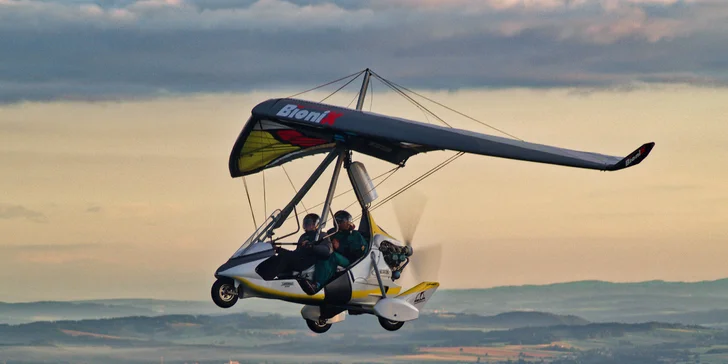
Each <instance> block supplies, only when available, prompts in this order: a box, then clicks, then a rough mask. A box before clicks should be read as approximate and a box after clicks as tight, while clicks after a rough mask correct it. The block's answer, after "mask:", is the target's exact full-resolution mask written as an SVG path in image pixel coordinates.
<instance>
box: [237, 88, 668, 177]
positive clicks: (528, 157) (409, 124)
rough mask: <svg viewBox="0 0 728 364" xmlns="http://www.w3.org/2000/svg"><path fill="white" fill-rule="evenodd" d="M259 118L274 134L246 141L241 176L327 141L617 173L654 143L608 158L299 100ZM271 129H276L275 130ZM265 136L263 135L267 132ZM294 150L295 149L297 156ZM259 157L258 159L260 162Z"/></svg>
mask: <svg viewBox="0 0 728 364" xmlns="http://www.w3.org/2000/svg"><path fill="white" fill-rule="evenodd" d="M256 118H257V119H261V120H271V121H268V122H266V123H264V124H262V127H261V128H262V129H261V130H265V131H266V132H268V133H270V137H269V138H268V139H265V140H263V139H264V138H263V137H260V136H255V138H259V139H258V140H257V141H254V140H251V141H250V143H251V144H250V146H249V147H248V146H247V143H248V142H246V143H245V145H244V146H243V148H242V151H243V152H246V151H253V153H250V152H248V153H246V154H244V157H242V156H241V157H240V158H239V160H238V161H239V163H243V164H240V165H239V166H237V167H238V168H239V169H238V170H237V171H239V172H240V173H245V174H247V173H255V172H256V171H257V170H259V169H260V168H267V167H269V166H272V165H278V164H281V163H285V162H287V161H289V160H292V159H295V158H291V157H293V156H295V155H294V154H293V153H308V154H307V155H310V154H312V153H310V152H311V151H313V150H312V149H311V148H315V147H322V146H324V145H326V146H327V147H326V148H330V147H331V146H332V145H333V144H326V143H334V142H335V141H336V142H340V143H344V144H346V145H347V146H348V148H349V149H351V150H354V151H358V152H360V153H364V154H367V155H370V156H373V157H375V158H379V159H383V160H386V161H389V162H392V163H398V164H401V163H404V162H405V161H406V160H407V159H408V158H409V157H411V156H413V155H415V154H418V153H422V152H427V151H432V150H453V151H460V152H465V153H471V154H480V155H487V156H492V157H500V158H509V159H515V160H523V161H531V162H538V163H546V164H554V165H562V166H568V167H577V168H586V169H595V170H602V171H616V170H619V169H623V168H627V167H631V166H634V165H637V164H639V163H640V162H641V161H642V160H644V159H645V158H646V157H647V155H648V154H649V153H650V151H651V150H652V148H653V147H654V143H646V144H643V145H642V146H641V147H639V148H638V149H636V150H635V151H634V152H632V153H631V154H629V155H628V156H627V157H618V156H610V155H604V154H598V153H591V152H584V151H577V150H570V149H564V148H558V147H554V146H548V145H543V144H535V143H529V142H523V141H519V140H514V139H508V138H502V137H497V136H493V135H488V134H481V133H475V132H471V131H467V130H463V129H455V128H445V127H440V126H436V125H431V124H425V123H421V122H416V121H411V120H406V119H401V118H396V117H391V116H386V115H380V114H376V113H371V112H364V111H358V110H352V109H345V108H340V107H335V106H331V105H325V104H319V103H314V102H309V101H302V100H295V99H272V100H268V101H264V102H262V103H260V104H258V105H257V106H256V107H255V108H254V109H253V118H251V120H257V119H256ZM250 123H251V121H249V122H248V124H250ZM248 127H249V125H247V126H246V128H248ZM286 128H288V129H286ZM255 130H258V129H255ZM273 130H277V131H276V132H271V131H273ZM283 130H289V131H288V132H294V131H297V132H299V133H303V134H306V135H307V136H302V138H303V139H301V140H308V139H305V138H312V141H311V142H310V143H313V144H315V145H316V146H315V147H311V146H308V147H306V146H303V145H301V143H298V144H296V143H293V142H291V141H293V140H295V138H289V139H287V140H288V141H286V142H282V141H281V140H285V137H286V136H285V135H283V136H282V135H281V131H283ZM244 132H245V131H244ZM284 133H285V132H284ZM303 134H302V135H303ZM256 135H257V134H256ZM263 135H264V136H265V134H263ZM253 136H254V135H252V134H251V135H250V136H247V139H251V138H252V137H253ZM313 136H315V137H313ZM241 138H242V136H241ZM314 140H315V142H314ZM238 142H240V139H239V140H238ZM236 145H237V144H236ZM294 146H295V147H294ZM294 148H297V149H296V150H295V152H294V151H293V149H294ZM260 150H263V151H262V152H261V151H260ZM327 150H328V149H327ZM233 153H234V154H235V153H236V149H234V150H233ZM247 158H250V160H247ZM256 158H258V159H260V160H259V161H256ZM234 172H235V171H234V170H233V169H232V167H231V173H232V174H233V176H235V173H234Z"/></svg>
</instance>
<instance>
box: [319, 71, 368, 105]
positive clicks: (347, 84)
mask: <svg viewBox="0 0 728 364" xmlns="http://www.w3.org/2000/svg"><path fill="white" fill-rule="evenodd" d="M362 73H364V71H361V72H359V74H358V75H357V76H356V77H354V78H352V79H351V80H349V81H348V82H347V83H345V84H344V85H343V86H341V87H339V88H337V89H336V90H334V92H332V93H330V94H329V96H326V97H324V98H323V99H322V100H321V101H319V103H322V102H324V101H326V99H328V98H329V97H331V96H334V94H335V93H337V92H339V91H341V89H343V88H344V87H346V86H349V84H350V83H352V82H354V81H355V80H356V79H357V78H359V76H361V74H362Z"/></svg>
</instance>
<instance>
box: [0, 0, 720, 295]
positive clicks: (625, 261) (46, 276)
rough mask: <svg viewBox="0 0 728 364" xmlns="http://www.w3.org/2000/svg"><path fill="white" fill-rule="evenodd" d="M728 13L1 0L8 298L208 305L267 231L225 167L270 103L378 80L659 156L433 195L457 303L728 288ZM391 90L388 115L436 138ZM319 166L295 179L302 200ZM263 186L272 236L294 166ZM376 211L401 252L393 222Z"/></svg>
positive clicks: (512, 126) (556, 3) (503, 120)
mask: <svg viewBox="0 0 728 364" xmlns="http://www.w3.org/2000/svg"><path fill="white" fill-rule="evenodd" d="M726 18H728V3H725V2H724V1H718V0H706V1H699V0H693V1H679V0H604V1H594V0H571V1H568V0H480V1H468V0H457V1H409V0H387V1H378V0H371V1H324V0H321V1H316V0H308V1H304V0H296V1H280V0H260V1H227V0H207V1H204V0H198V1H191V0H188V1H181V0H180V1H174V0H167V1H158V0H142V1H133V0H128V1H127V0H122V1H114V0H109V1H104V0H99V1H95V2H94V1H78V0H69V1H29V0H22V1H15V0H0V161H1V162H0V176H2V178H0V232H1V233H0V301H13V302H14V301H28V300H48V299H64V300H67V299H84V298H114V297H145V298H147V297H148V298H167V299H169V298H175V299H198V300H207V299H209V293H208V292H209V286H210V285H211V284H212V282H213V280H214V278H213V276H212V275H213V273H214V271H215V269H216V268H217V266H219V265H220V264H222V263H223V262H224V261H225V260H226V259H227V258H228V257H229V256H230V255H231V254H232V253H233V252H234V251H235V250H236V249H237V248H238V247H239V246H240V245H241V244H242V243H243V241H244V240H245V239H246V238H247V236H248V235H249V234H250V232H252V229H254V226H253V219H252V218H251V211H250V207H249V206H248V204H247V200H246V197H245V196H246V195H245V190H244V188H243V183H242V181H241V180H240V179H232V178H230V175H229V172H228V169H227V163H228V156H229V153H230V149H231V148H232V145H233V143H234V141H235V139H236V137H237V135H238V133H239V132H240V130H241V129H242V126H243V125H244V123H245V121H246V119H247V118H248V116H249V113H250V109H251V108H252V107H253V106H254V105H256V104H257V103H259V102H261V101H264V100H266V99H269V98H274V97H285V96H288V95H291V94H294V93H296V92H299V91H302V90H304V89H308V88H311V87H314V86H316V85H319V84H322V83H324V82H327V81H330V80H333V79H336V78H339V77H342V76H344V75H347V74H352V73H354V72H357V71H359V70H361V69H364V68H366V67H371V68H372V69H374V70H375V71H376V72H377V73H378V74H380V75H382V76H384V77H386V78H388V79H391V80H392V81H394V82H396V83H398V84H400V85H403V86H406V87H408V88H412V89H415V90H417V91H418V92H420V93H423V94H426V95H427V96H428V97H431V98H433V99H435V100H437V101H440V102H442V103H444V104H447V105H448V106H451V107H454V108H455V109H457V110H460V111H462V112H465V113H467V114H468V115H471V116H473V117H475V118H477V119H479V120H482V121H485V122H487V123H488V124H491V125H493V126H495V127H497V128H499V129H502V130H505V131H507V132H508V133H511V134H513V135H515V136H517V137H519V138H522V139H525V140H527V141H531V142H537V143H543V144H550V145H556V146H560V147H565V148H571V149H577V150H585V151H592V152H598V153H603V154H610V155H617V156H625V155H627V154H628V153H629V152H631V151H633V150H634V149H635V148H637V147H638V146H639V145H641V144H642V143H645V142H650V141H654V142H655V143H656V146H655V149H654V150H653V151H652V154H651V155H650V156H649V157H648V158H647V159H646V160H645V161H644V162H642V163H641V164H640V165H638V166H635V167H634V168H629V169H626V170H623V171H618V172H598V171H589V170H581V169H576V168H566V167H559V166H548V165H541V164H535V163H527V162H517V161H511V160H504V159H497V158H489V157H483V156H470V155H467V156H464V157H462V158H460V159H458V160H457V161H455V162H453V163H452V164H450V165H449V166H448V167H446V168H445V169H443V170H442V171H441V172H439V173H437V174H435V175H433V176H432V177H430V178H429V179H427V180H426V181H425V182H423V183H421V184H419V185H418V186H417V193H418V194H419V195H424V196H426V197H427V205H426V208H425V211H424V213H423V218H422V221H421V223H420V227H419V229H418V230H417V234H416V235H415V243H414V244H415V249H416V248H417V247H418V246H423V247H424V246H429V245H433V244H442V246H443V256H442V259H443V260H442V267H441V270H440V273H439V277H437V278H438V279H439V280H440V281H441V282H442V284H443V287H444V288H472V287H492V286H498V285H517V284H542V283H553V282H563V281H574V280H582V279H601V280H611V281H642V280H652V279H664V280H681V281H695V280H708V279H718V278H724V277H728V268H727V267H726V266H725V264H724V257H725V256H726V254H728V246H726V244H725V243H726V242H728V228H727V227H726V226H728V188H726V187H725V186H726V185H727V184H728V170H727V169H726V168H725V166H726V165H728V124H726V123H725V120H726V118H727V117H728V102H726V100H728V89H727V88H726V87H725V86H726V81H727V80H728V73H726V69H728V68H727V67H726V66H727V65H728V51H726V48H725V47H724V44H726V41H727V40H728V28H727V27H728V25H726V24H728V22H727V21H726V20H728V19H726ZM373 90H374V97H373V100H368V102H367V104H366V107H367V108H368V107H369V105H371V107H372V110H373V111H376V112H380V113H386V114H390V115H395V116H400V117H406V118H410V119H413V120H419V121H428V120H427V119H426V118H425V116H423V114H422V113H421V112H420V111H419V110H418V109H417V108H415V107H413V106H411V105H409V104H408V103H407V102H406V101H404V100H403V99H402V98H401V97H400V96H398V95H396V94H394V93H392V92H386V87H385V86H384V84H382V83H378V82H377V81H375V82H374V84H373ZM330 91H333V89H332V88H329V89H327V90H321V91H316V92H311V93H308V94H305V95H304V96H305V97H306V98H308V99H311V100H315V101H318V100H320V99H322V98H324V97H325V96H326V95H327V94H328V93H329V92H330ZM355 91H356V85H352V87H351V88H347V89H345V90H343V91H342V92H341V93H339V94H336V95H335V96H334V97H332V98H330V99H329V100H327V102H330V103H332V104H337V105H343V106H346V105H347V104H349V103H350V101H351V100H352V98H353V97H354V92H355ZM369 101H371V104H369ZM425 104H426V103H425ZM426 105H427V106H428V107H432V110H433V111H435V112H436V113H438V115H440V116H442V117H443V118H444V119H445V120H447V121H448V122H449V123H451V124H452V125H453V126H455V127H459V128H463V129H468V130H474V131H478V132H484V133H489V134H495V135H500V134H498V132H497V131H495V130H492V129H489V128H487V127H485V126H483V125H481V124H477V123H474V122H472V121H470V120H467V119H465V118H462V117H459V116H457V115H455V114H452V113H448V112H446V111H445V110H442V109H438V108H437V107H436V106H432V105H431V104H426ZM450 155H452V152H433V153H427V154H425V155H422V156H417V157H415V158H412V160H410V161H409V162H408V164H407V167H406V168H404V169H403V170H401V171H399V172H397V174H395V175H394V176H393V177H392V178H391V179H390V180H388V181H387V183H385V184H383V185H382V186H381V187H380V191H379V192H380V193H379V194H380V196H386V195H387V194H388V193H390V192H392V191H394V190H396V189H397V188H398V187H399V186H401V185H403V184H404V183H406V182H408V181H409V180H411V179H413V178H414V177H416V176H418V175H419V174H420V173H422V172H424V171H426V170H427V169H429V168H431V167H433V166H434V165H436V164H437V163H439V162H440V161H442V160H444V159H445V158H447V157H449V156H450ZM321 158H322V156H318V157H310V158H305V159H303V160H300V161H296V162H295V163H291V164H290V165H289V166H287V167H286V168H287V170H288V172H289V173H290V174H291V175H292V178H293V181H294V184H296V185H297V186H300V185H301V184H302V183H303V182H304V181H305V179H306V177H307V176H308V173H310V171H311V169H312V168H314V167H315V166H316V165H317V163H318V162H319V161H320V159H321ZM361 159H362V160H363V161H364V162H365V163H366V164H367V169H368V170H369V171H370V174H372V175H377V174H379V173H382V172H384V171H387V170H389V169H390V168H392V167H393V166H392V165H389V164H387V163H386V162H382V161H375V160H372V159H370V158H366V157H361ZM248 183H249V186H250V188H251V193H252V198H253V202H254V213H255V215H256V219H257V221H260V220H261V219H262V216H264V213H265V212H270V210H271V208H274V207H281V206H283V205H284V204H285V203H286V202H287V201H288V199H289V198H290V197H291V196H292V194H293V190H292V189H291V186H290V185H289V183H288V180H287V179H286V177H285V174H283V171H282V170H281V169H280V168H276V169H273V170H270V171H268V172H266V186H267V187H268V193H267V194H266V200H267V206H266V207H265V208H264V206H263V198H262V193H261V192H262V189H261V186H262V176H260V175H256V176H253V177H251V178H249V179H248ZM325 188H326V186H325V183H323V184H320V185H317V186H316V190H315V191H314V192H313V193H312V194H311V196H308V197H307V199H305V200H304V203H306V204H307V205H308V206H311V205H314V204H316V203H318V202H320V201H321V200H322V199H323V196H324V193H325ZM339 188H340V189H346V188H348V186H347V185H345V184H343V183H342V184H340V186H339ZM351 202H352V197H351V196H347V197H344V198H342V200H336V203H335V205H334V208H343V207H345V206H346V205H348V204H349V203H351ZM401 202H402V203H405V201H401ZM355 215H356V214H355ZM375 218H376V220H377V222H378V223H379V224H380V225H382V226H383V227H384V228H385V229H386V230H388V231H390V232H391V233H392V234H394V235H397V236H399V235H400V231H399V228H398V225H397V219H396V217H395V215H394V210H393V209H392V206H385V207H382V208H381V209H379V210H377V211H375ZM29 282H34V283H35V284H36V285H35V287H38V288H33V289H29V285H28V283H29ZM40 282H42V283H41V284H39V285H38V283H40Z"/></svg>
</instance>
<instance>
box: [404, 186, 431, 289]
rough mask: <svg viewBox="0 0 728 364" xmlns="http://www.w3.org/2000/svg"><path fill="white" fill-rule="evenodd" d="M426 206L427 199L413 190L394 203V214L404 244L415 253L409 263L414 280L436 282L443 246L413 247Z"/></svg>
mask: <svg viewBox="0 0 728 364" xmlns="http://www.w3.org/2000/svg"><path fill="white" fill-rule="evenodd" d="M426 204H427V197H426V196H425V195H424V194H422V193H420V192H416V191H415V190H412V189H410V190H408V192H407V193H404V194H402V195H400V196H399V197H397V198H396V199H395V200H394V201H393V207H394V212H395V214H396V215H397V222H398V223H399V229H400V231H401V232H402V238H403V242H404V244H405V245H407V246H408V247H410V248H412V250H413V252H414V253H413V255H412V256H411V257H410V263H409V267H410V269H411V270H412V273H413V276H414V278H415V279H416V280H418V281H421V280H422V279H425V280H435V281H436V280H437V278H438V275H439V272H440V263H441V257H442V246H441V245H439V244H437V245H432V246H426V247H419V248H417V249H415V248H414V247H412V242H413V239H414V236H415V233H416V232H417V226H418V225H419V223H420V219H421V218H422V213H423V212H424V211H425V205H426Z"/></svg>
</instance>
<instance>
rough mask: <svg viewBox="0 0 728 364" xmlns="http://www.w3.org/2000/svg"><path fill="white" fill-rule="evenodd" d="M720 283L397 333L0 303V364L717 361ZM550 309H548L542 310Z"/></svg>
mask: <svg viewBox="0 0 728 364" xmlns="http://www.w3.org/2000/svg"><path fill="white" fill-rule="evenodd" d="M726 288H728V281H726V280H719V281H711V282H699V283H668V282H644V283H629V284H625V283H608V282H595V281H590V282H574V283H565V284H556V285H548V286H521V287H499V288H493V289H483V290H456V291H448V290H442V291H439V292H438V294H437V295H436V296H435V298H434V299H433V301H432V302H430V303H428V307H427V308H428V310H427V312H425V313H424V314H423V315H422V316H421V317H420V319H418V320H416V321H414V322H410V323H407V324H405V326H404V327H403V328H402V329H401V330H400V331H397V332H388V331H385V330H383V329H382V328H381V327H380V326H379V324H378V322H377V321H376V320H375V318H374V317H372V316H368V315H363V316H348V317H347V319H346V320H345V321H344V322H342V323H339V324H336V325H334V327H333V328H332V329H331V330H330V331H329V332H327V333H326V334H323V335H316V334H313V333H311V332H310V331H309V330H308V328H307V327H306V325H305V323H304V322H303V320H302V319H301V317H300V314H299V310H300V308H299V307H298V306H295V305H289V304H284V303H278V302H274V301H264V300H258V299H251V300H247V301H242V302H241V303H242V305H238V306H236V307H235V308H233V309H230V310H223V309H219V308H216V307H215V306H214V305H212V304H211V303H208V302H186V301H158V300H104V301H82V302H32V303H0V323H2V324H0V362H6V363H67V362H80V361H83V362H105V363H136V362H138V363H141V362H145V363H149V362H161V361H163V362H164V363H225V362H230V361H233V362H234V361H237V362H240V363H245V362H251V363H253V362H254V363H260V362H266V363H278V362H280V363H293V362H307V363H310V362H320V363H336V362H346V363H405V362H427V363H438V362H442V363H454V362H491V363H493V362H499V363H508V362H514V363H516V362H535V363H540V362H543V363H557V364H560V363H587V364H589V363H602V364H604V363H620V364H629V363H640V364H645V363H647V364H649V363H697V362H700V363H725V362H728V331H727V330H725V329H726V328H728V310H726V309H723V308H722V307H728V306H726V304H727V303H728V289H726ZM547 312H550V313H547Z"/></svg>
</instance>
